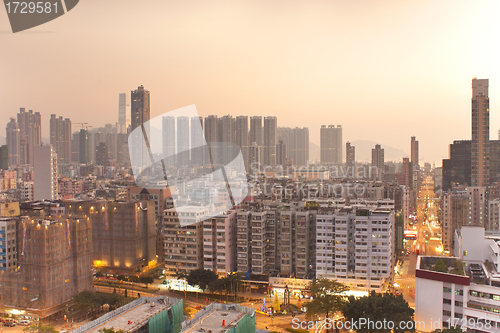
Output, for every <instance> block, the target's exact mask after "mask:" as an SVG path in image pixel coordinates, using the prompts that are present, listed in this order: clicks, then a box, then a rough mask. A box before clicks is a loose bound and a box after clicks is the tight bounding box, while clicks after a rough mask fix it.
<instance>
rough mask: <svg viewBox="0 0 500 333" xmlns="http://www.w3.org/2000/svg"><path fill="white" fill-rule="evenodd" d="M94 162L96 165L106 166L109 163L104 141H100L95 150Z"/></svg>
mask: <svg viewBox="0 0 500 333" xmlns="http://www.w3.org/2000/svg"><path fill="white" fill-rule="evenodd" d="M95 162H96V164H97V165H103V166H107V165H108V164H109V163H108V162H109V154H108V148H107V147H106V143H104V142H100V143H99V145H98V146H97V147H96V151H95Z"/></svg>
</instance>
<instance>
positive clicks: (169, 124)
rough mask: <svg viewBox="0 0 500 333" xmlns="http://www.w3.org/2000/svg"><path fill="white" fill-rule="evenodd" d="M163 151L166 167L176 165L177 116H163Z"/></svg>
mask: <svg viewBox="0 0 500 333" xmlns="http://www.w3.org/2000/svg"><path fill="white" fill-rule="evenodd" d="M161 134H162V140H163V142H162V152H163V158H164V159H165V167H167V168H168V167H173V166H175V142H176V141H175V117H172V116H165V117H163V118H162V127H161Z"/></svg>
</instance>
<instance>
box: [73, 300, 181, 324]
mask: <svg viewBox="0 0 500 333" xmlns="http://www.w3.org/2000/svg"><path fill="white" fill-rule="evenodd" d="M183 309H184V308H183V302H182V300H178V299H176V298H170V297H141V298H139V299H136V300H135V301H133V302H131V303H129V304H127V305H125V306H122V307H120V308H118V309H116V310H114V311H111V312H109V313H107V314H105V315H104V316H102V317H100V318H98V319H96V320H94V321H91V322H90V323H88V324H85V325H83V326H80V327H78V328H77V329H75V330H73V331H71V333H98V332H99V330H100V329H102V328H108V329H109V328H113V329H114V330H115V331H118V330H123V331H125V332H129V333H133V332H140V333H144V332H148V333H159V332H178V331H179V330H180V328H181V323H182V317H183V311H184V310H183Z"/></svg>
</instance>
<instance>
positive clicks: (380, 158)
mask: <svg viewBox="0 0 500 333" xmlns="http://www.w3.org/2000/svg"><path fill="white" fill-rule="evenodd" d="M372 167H375V170H373V171H371V173H372V176H375V177H376V179H379V180H380V179H381V177H382V172H383V171H384V149H383V148H382V146H381V145H375V148H374V149H372ZM370 170H371V168H370Z"/></svg>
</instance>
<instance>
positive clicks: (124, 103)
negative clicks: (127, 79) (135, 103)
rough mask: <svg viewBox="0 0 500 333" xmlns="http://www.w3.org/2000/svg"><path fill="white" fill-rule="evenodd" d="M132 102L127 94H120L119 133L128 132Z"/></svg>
mask: <svg viewBox="0 0 500 333" xmlns="http://www.w3.org/2000/svg"><path fill="white" fill-rule="evenodd" d="M129 107H130V104H129V103H128V100H127V94H126V93H121V94H119V95H118V133H120V134H124V133H127V128H128V126H129V125H130V118H129V113H128V109H129Z"/></svg>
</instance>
